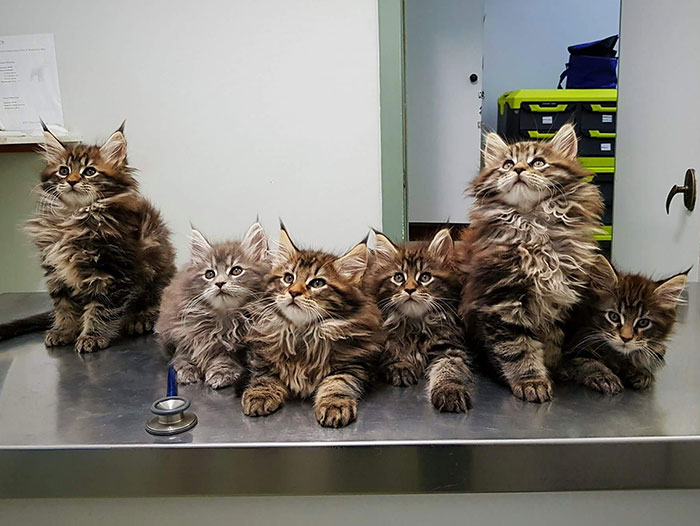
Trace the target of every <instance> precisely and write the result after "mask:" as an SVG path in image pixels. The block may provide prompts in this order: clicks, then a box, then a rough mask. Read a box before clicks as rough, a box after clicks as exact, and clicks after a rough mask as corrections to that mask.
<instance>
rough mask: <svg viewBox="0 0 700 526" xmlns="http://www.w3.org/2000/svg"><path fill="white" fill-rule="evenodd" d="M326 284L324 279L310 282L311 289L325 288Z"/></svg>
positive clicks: (315, 279)
mask: <svg viewBox="0 0 700 526" xmlns="http://www.w3.org/2000/svg"><path fill="white" fill-rule="evenodd" d="M325 284H326V280H325V279H323V278H314V279H312V280H311V281H309V287H312V288H314V289H318V288H320V287H323V286H324V285H325Z"/></svg>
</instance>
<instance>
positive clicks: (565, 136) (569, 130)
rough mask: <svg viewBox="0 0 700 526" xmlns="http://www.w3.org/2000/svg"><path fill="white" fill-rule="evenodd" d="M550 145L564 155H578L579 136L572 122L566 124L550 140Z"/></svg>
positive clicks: (574, 156) (573, 156)
mask: <svg viewBox="0 0 700 526" xmlns="http://www.w3.org/2000/svg"><path fill="white" fill-rule="evenodd" d="M549 145H550V146H551V147H552V148H554V149H555V150H556V151H557V152H559V154H561V155H562V156H563V157H566V158H569V159H576V157H577V156H578V137H576V130H575V129H574V127H573V126H572V125H571V124H564V126H562V127H561V128H560V129H559V131H558V132H557V133H556V135H555V136H554V137H552V140H550V141H549Z"/></svg>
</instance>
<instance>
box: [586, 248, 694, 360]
mask: <svg viewBox="0 0 700 526" xmlns="http://www.w3.org/2000/svg"><path fill="white" fill-rule="evenodd" d="M601 259H603V258H602V257H601ZM603 265H604V266H607V269H605V268H604V269H603V270H602V273H601V269H600V267H601V266H603ZM597 273H598V274H599V275H602V276H604V277H603V278H602V280H600V281H599V287H598V289H599V290H598V291H597V296H598V302H597V304H596V309H595V313H594V318H593V325H594V328H595V330H596V331H597V332H598V333H599V334H600V335H601V336H602V338H603V339H604V340H605V341H606V342H608V343H609V344H610V347H611V348H613V349H614V350H615V351H617V352H619V353H621V354H625V355H628V354H631V353H650V352H651V351H656V352H661V354H663V350H664V346H665V341H666V339H667V338H668V336H669V334H670V332H671V329H672V328H673V325H674V323H675V320H676V307H677V306H678V303H679V301H680V295H681V293H682V292H683V289H684V287H685V283H686V279H687V276H686V274H678V275H676V276H672V277H671V278H668V279H666V280H660V281H654V280H651V279H649V278H647V277H645V276H641V275H639V274H620V273H617V272H615V271H614V270H613V269H612V267H611V266H610V265H609V263H607V261H606V262H604V263H603V262H601V263H600V264H599V268H598V269H597ZM600 285H602V286H600Z"/></svg>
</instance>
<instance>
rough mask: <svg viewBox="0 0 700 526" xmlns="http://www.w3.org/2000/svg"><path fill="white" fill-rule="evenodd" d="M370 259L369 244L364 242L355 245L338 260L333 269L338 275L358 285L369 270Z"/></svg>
mask: <svg viewBox="0 0 700 526" xmlns="http://www.w3.org/2000/svg"><path fill="white" fill-rule="evenodd" d="M368 259H369V251H368V250H367V243H366V242H365V241H362V242H361V243H358V244H357V245H355V246H354V247H353V248H352V250H350V252H348V253H347V254H345V255H344V256H342V257H339V258H338V259H336V260H335V262H334V263H333V267H334V268H335V270H336V272H337V273H338V274H340V275H341V276H343V277H344V278H346V279H348V280H349V281H350V282H351V283H353V284H355V285H357V284H359V282H360V281H361V280H362V276H363V275H364V273H365V270H366V269H367V260H368Z"/></svg>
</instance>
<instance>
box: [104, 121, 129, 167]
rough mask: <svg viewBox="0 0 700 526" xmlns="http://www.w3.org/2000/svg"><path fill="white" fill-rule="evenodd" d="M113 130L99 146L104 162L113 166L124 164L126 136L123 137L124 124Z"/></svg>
mask: <svg viewBox="0 0 700 526" xmlns="http://www.w3.org/2000/svg"><path fill="white" fill-rule="evenodd" d="M125 123H126V121H124V122H122V125H121V126H120V127H119V129H118V130H117V131H115V132H114V133H113V134H112V135H111V136H110V137H109V139H107V142H105V143H104V144H103V145H102V147H100V155H101V156H102V159H104V161H105V162H108V163H110V164H113V165H114V166H122V165H124V164H126V137H124V124H125Z"/></svg>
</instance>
